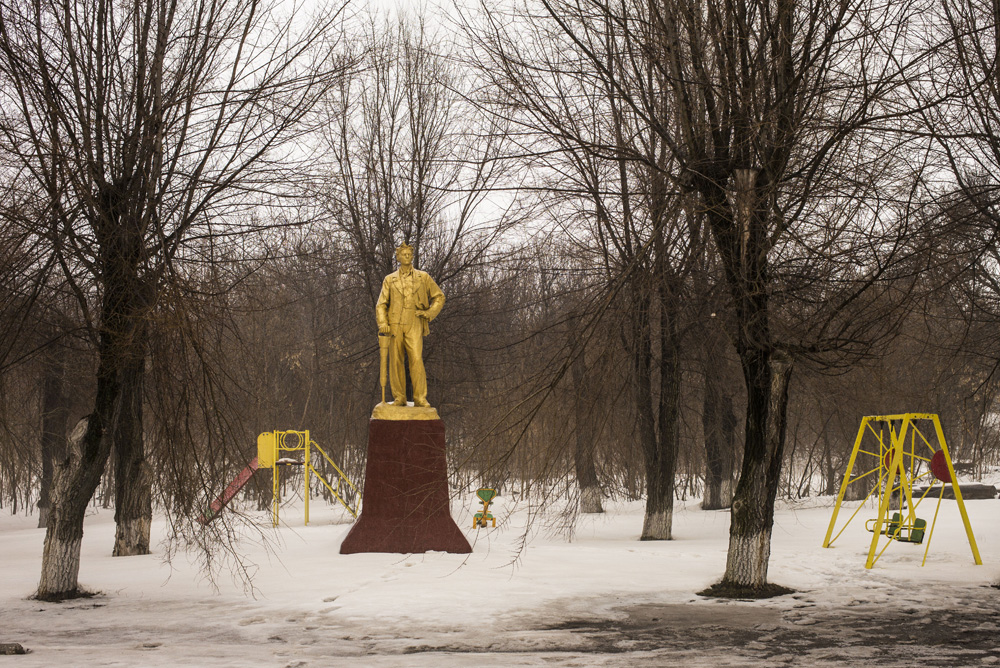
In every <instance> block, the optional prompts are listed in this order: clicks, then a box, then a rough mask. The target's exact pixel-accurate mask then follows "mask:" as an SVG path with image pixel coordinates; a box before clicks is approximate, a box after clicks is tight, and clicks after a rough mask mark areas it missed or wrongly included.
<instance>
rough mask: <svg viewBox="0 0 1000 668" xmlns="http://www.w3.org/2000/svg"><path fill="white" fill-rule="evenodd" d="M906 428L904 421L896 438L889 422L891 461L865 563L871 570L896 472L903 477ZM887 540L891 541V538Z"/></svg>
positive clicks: (906, 422)
mask: <svg viewBox="0 0 1000 668" xmlns="http://www.w3.org/2000/svg"><path fill="white" fill-rule="evenodd" d="M908 426H909V420H905V419H904V420H903V424H902V425H901V426H900V429H899V435H898V436H897V434H896V433H895V432H894V431H893V429H892V422H891V421H890V422H889V440H890V442H891V444H892V446H891V447H892V460H891V462H890V463H889V470H888V471H887V472H886V476H885V485H884V486H883V487H882V498H881V499H879V504H878V517H876V518H875V530H874V531H873V532H872V543H871V546H870V547H869V548H868V559H867V560H866V561H865V568H871V567H872V566H874V565H875V551H876V550H877V549H878V539H879V536H881V535H882V522H883V521H884V520H885V516H886V513H887V512H888V510H889V501H890V500H891V499H892V488H893V485H894V483H895V482H896V472H897V471H898V472H899V475H900V476H903V475H905V474H904V473H903V446H904V445H905V444H906V429H907V427H908ZM889 540H892V538H890V539H889ZM886 547H888V545H887V546H886Z"/></svg>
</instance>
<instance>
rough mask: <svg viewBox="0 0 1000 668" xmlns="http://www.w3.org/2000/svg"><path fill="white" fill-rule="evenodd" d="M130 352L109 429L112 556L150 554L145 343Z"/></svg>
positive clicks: (150, 513)
mask: <svg viewBox="0 0 1000 668" xmlns="http://www.w3.org/2000/svg"><path fill="white" fill-rule="evenodd" d="M140 346H141V350H137V351H135V353H134V354H132V355H130V357H129V359H128V360H127V361H126V362H125V364H124V366H123V369H122V382H121V394H120V395H119V407H118V410H117V411H116V415H115V418H116V419H115V424H114V427H113V428H112V435H113V436H112V440H113V444H114V451H115V523H116V525H117V527H116V531H115V546H114V550H113V551H112V554H113V556H116V557H129V556H134V555H140V554H149V532H150V524H151V522H152V517H153V506H152V489H151V485H152V476H151V475H150V473H149V466H148V465H147V464H146V453H145V448H144V447H143V429H142V388H143V379H144V377H145V366H146V359H145V354H144V350H145V345H142V344H140Z"/></svg>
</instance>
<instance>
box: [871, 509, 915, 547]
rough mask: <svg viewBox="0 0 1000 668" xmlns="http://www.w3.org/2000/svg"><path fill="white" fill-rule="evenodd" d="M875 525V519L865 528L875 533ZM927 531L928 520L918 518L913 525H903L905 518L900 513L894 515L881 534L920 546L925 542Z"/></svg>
mask: <svg viewBox="0 0 1000 668" xmlns="http://www.w3.org/2000/svg"><path fill="white" fill-rule="evenodd" d="M874 523H875V520H874V519H871V520H868V521H867V522H866V523H865V528H866V529H867V530H868V531H870V532H872V533H874V532H875V524H874ZM926 530H927V520H922V519H920V518H919V517H918V518H914V520H913V524H912V525H910V524H903V517H902V516H901V515H900V514H899V513H893V514H892V518H891V519H889V520H888V521H887V522H886V523H885V527H884V528H883V529H882V531H881V533H883V534H885V535H886V536H889V537H890V538H892V539H894V540H898V541H900V542H901V543H916V544H917V545H919V544H920V543H923V542H924V532H925V531H926Z"/></svg>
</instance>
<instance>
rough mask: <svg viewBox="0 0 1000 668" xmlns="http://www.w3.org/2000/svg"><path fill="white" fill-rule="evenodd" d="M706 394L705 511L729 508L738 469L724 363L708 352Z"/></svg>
mask: <svg viewBox="0 0 1000 668" xmlns="http://www.w3.org/2000/svg"><path fill="white" fill-rule="evenodd" d="M703 368H704V374H705V397H704V402H703V409H702V414H701V419H702V432H703V437H704V439H705V494H704V497H703V498H702V502H701V507H702V509H703V510H720V509H723V508H728V507H729V506H730V504H732V501H733V473H734V471H735V468H736V461H735V460H736V414H735V413H734V412H733V399H732V395H731V394H730V393H729V392H728V391H727V390H726V388H725V384H726V378H725V376H724V374H723V373H722V368H721V366H720V365H719V364H718V363H717V362H715V361H713V360H712V359H710V357H709V356H708V355H706V356H705V359H704V360H703Z"/></svg>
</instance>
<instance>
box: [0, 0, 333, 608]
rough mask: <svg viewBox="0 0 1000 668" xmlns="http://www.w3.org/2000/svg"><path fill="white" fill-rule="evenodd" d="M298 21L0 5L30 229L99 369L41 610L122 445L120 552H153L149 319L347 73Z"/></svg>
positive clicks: (72, 461)
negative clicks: (33, 209) (202, 245)
mask: <svg viewBox="0 0 1000 668" xmlns="http://www.w3.org/2000/svg"><path fill="white" fill-rule="evenodd" d="M275 19H278V20H275ZM297 25H302V24H299V23H297V22H293V21H291V18H290V17H289V18H286V19H285V20H281V19H280V16H279V15H278V14H277V13H276V11H275V10H274V8H273V7H265V6H261V5H259V4H258V3H257V2H255V1H252V0H249V1H247V2H242V1H237V2H229V3H216V4H210V5H205V4H198V3H190V2H181V1H173V0H163V1H155V2H150V3H146V4H144V5H121V4H120V3H117V2H115V1H114V0H100V1H98V2H96V3H91V4H80V3H74V2H68V1H63V0H52V1H43V2H38V3H33V4H24V3H19V2H3V3H2V4H0V76H2V79H0V94H2V95H3V107H4V109H5V110H7V111H6V113H5V116H4V122H3V124H2V126H0V132H2V133H3V136H4V139H5V141H6V142H7V143H8V144H9V146H10V147H11V149H12V152H13V154H14V156H15V157H16V159H17V161H18V162H19V163H20V165H21V168H22V172H23V174H24V175H25V176H26V177H30V179H31V181H32V182H33V183H34V184H37V187H38V188H39V189H41V190H42V191H43V192H44V193H45V198H46V199H45V209H44V214H45V215H44V216H42V217H40V218H38V219H34V220H25V221H24V222H23V224H24V225H25V226H26V227H27V228H29V229H32V230H34V231H35V232H36V234H38V235H39V236H41V237H43V238H45V239H46V241H47V242H48V244H49V246H50V248H51V253H52V254H53V257H54V258H55V261H56V262H57V263H58V266H60V267H61V268H62V272H63V274H64V276H65V278H66V280H67V281H69V282H70V284H71V285H72V289H73V291H74V293H75V294H76V296H77V299H78V302H79V307H80V309H81V310H82V311H83V313H84V314H85V317H86V323H87V326H88V328H89V331H90V332H91V336H92V339H93V344H94V346H95V347H96V349H97V351H98V360H99V361H98V368H97V373H96V379H95V380H96V398H95V401H94V406H93V410H92V411H91V413H90V414H89V415H88V417H87V418H86V419H85V420H84V421H82V422H81V423H80V424H78V426H77V428H76V430H75V432H74V433H75V434H76V439H75V440H74V442H73V443H72V445H71V447H70V449H69V452H68V456H67V459H66V460H65V461H64V462H63V463H62V464H61V465H60V466H59V467H57V473H56V477H55V484H54V489H53V498H52V509H51V515H50V521H49V524H48V529H47V532H46V540H45V549H44V554H43V559H42V576H41V581H40V583H39V588H38V596H39V597H41V598H65V597H71V596H74V595H75V594H76V592H77V573H78V569H79V556H80V553H79V551H80V541H81V538H82V535H83V515H84V511H85V509H86V506H87V503H88V502H89V500H90V498H91V496H92V495H93V492H94V490H95V488H96V486H97V484H98V482H99V480H100V477H101V474H102V472H103V470H104V465H105V462H106V461H107V459H108V456H109V453H110V451H111V448H112V441H113V442H114V446H115V449H116V452H117V455H116V457H117V460H118V463H119V473H120V476H119V478H120V480H119V482H121V483H124V484H126V485H130V484H132V483H136V487H135V488H132V487H129V486H126V487H120V488H119V490H120V493H119V495H118V503H119V505H118V507H117V509H116V514H117V516H118V534H117V536H116V548H115V553H116V554H128V553H135V552H142V551H143V550H147V549H148V521H149V519H148V508H149V505H148V498H149V488H148V484H146V481H147V480H148V478H147V477H146V476H144V475H141V473H140V474H138V475H137V471H140V470H141V467H142V461H143V460H144V458H145V454H144V452H143V445H142V440H141V438H138V436H139V435H140V434H141V415H140V413H139V409H138V407H139V406H140V400H139V399H137V398H136V397H135V393H137V392H139V391H140V389H141V386H142V385H141V377H142V375H143V369H144V360H145V355H146V341H147V337H148V335H149V331H148V328H147V321H148V315H149V314H150V313H151V311H152V309H154V308H155V305H156V303H157V300H158V297H159V295H160V293H161V291H162V288H163V286H164V285H165V284H166V283H167V282H169V281H170V280H172V278H173V277H174V276H176V275H177V272H178V271H179V266H180V263H181V262H183V261H188V260H191V261H195V262H197V261H198V260H199V259H200V258H198V257H197V253H196V252H195V248H194V247H192V246H191V245H190V243H191V241H192V240H203V239H204V238H205V237H207V236H212V235H219V234H225V235H227V238H232V236H233V235H236V234H238V233H239V232H240V231H241V228H240V223H241V221H239V220H237V219H235V218H234V217H233V215H232V214H233V213H234V212H235V211H237V210H238V209H239V207H241V206H246V205H249V204H250V203H251V202H252V201H253V199H254V197H253V195H254V194H255V193H264V192H267V191H268V190H272V191H273V190H274V189H275V185H276V184H278V183H280V179H281V177H282V175H283V174H282V170H283V169H291V168H292V166H293V165H292V163H291V162H286V163H285V164H284V165H281V166H279V165H278V163H276V162H275V161H274V158H276V157H278V156H279V155H282V149H283V147H284V146H285V145H286V143H287V142H288V140H290V139H292V138H294V136H295V134H296V132H298V131H299V129H300V124H301V121H302V120H303V118H304V117H305V115H306V114H307V113H308V112H309V110H310V109H311V108H312V106H313V104H314V102H315V101H316V99H317V97H318V96H319V95H320V94H322V93H323V92H324V90H325V88H326V87H327V86H328V85H330V83H331V81H332V74H333V71H332V70H331V68H330V66H329V64H330V63H331V62H335V61H332V60H330V59H328V58H327V57H326V56H325V54H322V53H316V51H317V50H318V49H317V47H320V46H323V45H324V43H325V42H326V41H327V40H328V39H329V37H330V35H332V34H334V32H333V31H332V30H331V29H332V28H333V18H332V17H331V16H330V15H326V16H322V15H321V16H320V17H319V18H318V20H316V21H307V22H305V24H304V27H296V26H297ZM283 157H285V158H288V157H290V155H289V154H288V152H287V151H285V152H284V155H283ZM251 225H252V223H251ZM140 483H141V484H140Z"/></svg>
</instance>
